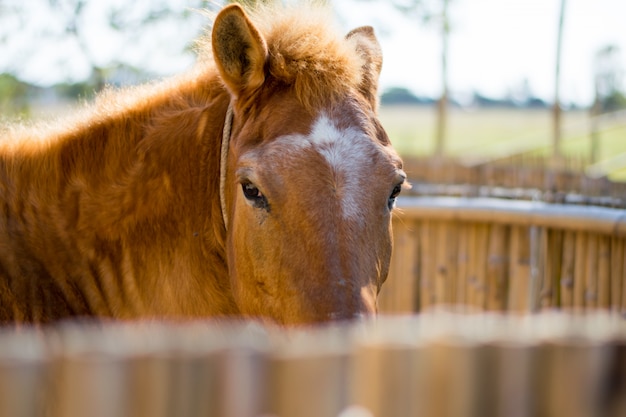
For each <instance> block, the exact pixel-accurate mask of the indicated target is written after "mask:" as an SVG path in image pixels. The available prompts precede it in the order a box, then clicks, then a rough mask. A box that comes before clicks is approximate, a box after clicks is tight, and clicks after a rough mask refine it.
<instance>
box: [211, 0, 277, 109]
mask: <svg viewBox="0 0 626 417" xmlns="http://www.w3.org/2000/svg"><path fill="white" fill-rule="evenodd" d="M211 42H212V45H213V55H214V57H215V62H216V64H217V68H218V70H219V72H220V75H221V76H222V79H223V80H224V82H225V84H226V87H227V88H228V89H229V90H230V92H231V93H232V94H234V95H235V96H237V97H239V96H241V94H243V93H244V92H245V91H252V90H255V89H256V88H258V87H260V86H261V85H262V84H263V81H265V69H264V68H265V61H266V59H267V54H268V52H267V43H266V42H265V39H264V38H263V36H262V35H261V33H259V31H258V29H257V28H256V27H255V26H254V25H253V24H252V22H251V21H250V19H248V16H246V13H245V12H244V11H243V9H242V8H241V6H239V5H237V4H232V5H229V6H227V7H225V8H224V9H223V10H222V11H221V12H220V13H219V14H218V15H217V17H216V19H215V23H214V24H213V33H212V35H211Z"/></svg>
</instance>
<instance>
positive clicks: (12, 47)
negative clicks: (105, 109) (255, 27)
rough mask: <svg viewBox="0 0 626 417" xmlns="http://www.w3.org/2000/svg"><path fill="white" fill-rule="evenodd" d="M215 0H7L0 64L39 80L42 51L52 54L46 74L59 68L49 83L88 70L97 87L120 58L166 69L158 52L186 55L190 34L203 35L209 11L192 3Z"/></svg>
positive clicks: (0, 17)
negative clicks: (204, 15) (183, 0)
mask: <svg viewBox="0 0 626 417" xmlns="http://www.w3.org/2000/svg"><path fill="white" fill-rule="evenodd" d="M211 3H212V2H211V1H210V0H187V1H186V4H185V5H184V6H181V4H180V2H178V3H177V2H176V1H174V0H158V1H151V2H148V3H146V2H123V1H117V0H106V1H99V2H96V1H88V0H29V1H28V2H25V1H23V0H3V1H2V2H0V5H1V7H2V9H1V12H2V13H1V14H0V47H3V50H4V51H5V54H3V55H4V56H3V57H0V71H2V72H5V73H11V74H13V75H15V76H17V77H18V78H30V81H37V77H38V76H37V75H35V76H33V73H37V71H39V72H38V74H40V75H39V78H42V77H41V74H42V73H43V72H44V71H42V70H41V68H37V66H41V65H42V64H41V62H42V56H43V55H47V56H50V54H54V56H53V57H52V58H50V59H49V61H50V62H52V64H48V63H47V64H48V65H46V67H47V68H46V70H45V71H46V72H47V74H46V75H48V74H51V73H58V74H59V75H58V76H57V77H56V78H54V79H50V78H52V77H48V78H47V83H56V82H67V81H70V82H72V81H73V82H76V81H83V80H85V79H87V78H90V79H91V83H92V84H93V86H94V88H95V89H100V88H101V87H102V86H103V85H104V84H105V82H106V80H107V77H108V75H109V74H110V72H111V70H112V69H114V68H117V67H118V66H120V65H123V66H126V67H135V68H143V69H144V71H147V72H150V73H160V72H161V71H159V69H160V68H159V65H160V64H159V63H157V62H152V61H156V60H153V57H155V56H159V55H161V56H164V55H169V56H170V57H178V58H176V59H179V58H180V57H181V56H183V55H184V53H185V50H187V49H189V48H188V47H189V45H188V43H187V42H188V41H187V39H192V38H194V37H195V36H197V35H198V34H199V32H200V30H201V27H202V20H203V19H202V17H201V16H200V14H199V13H196V12H194V10H193V9H201V8H203V7H206V6H210V5H211ZM165 33H170V34H171V35H170V36H169V37H168V36H166V35H165ZM164 40H167V42H165V41H164ZM168 45H172V48H171V50H167V49H166V48H167V46H168ZM42 51H46V53H45V54H43V53H42ZM172 60H175V59H174V58H172V59H170V61H172ZM161 61H162V62H167V59H165V58H161ZM77 68H78V69H77ZM77 74H80V75H77Z"/></svg>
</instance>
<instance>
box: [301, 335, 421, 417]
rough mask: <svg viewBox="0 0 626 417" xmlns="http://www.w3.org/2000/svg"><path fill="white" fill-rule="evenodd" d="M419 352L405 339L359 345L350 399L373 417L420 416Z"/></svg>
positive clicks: (355, 356)
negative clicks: (398, 341) (399, 341)
mask: <svg viewBox="0 0 626 417" xmlns="http://www.w3.org/2000/svg"><path fill="white" fill-rule="evenodd" d="M419 352H420V349H419V348H417V347H416V346H412V345H410V344H404V343H386V342H384V341H380V342H378V343H376V342H370V343H365V344H363V345H362V346H359V347H358V348H357V350H356V352H355V354H354V371H353V384H354V386H353V387H352V389H353V394H352V398H351V403H352V404H356V405H358V406H361V407H363V408H365V409H367V410H369V411H370V412H371V415H372V416H374V417H378V416H386V417H419V416H420V415H421V413H420V411H419V410H420V407H423V404H422V401H423V395H422V392H423V389H424V387H423V386H421V385H420V386H418V385H417V383H418V380H419V378H420V376H422V375H423V374H424V370H423V369H422V367H423V361H424V358H423V357H421V356H422V355H420V354H419ZM420 364H422V365H421V366H420ZM424 379H425V378H424ZM292 415H294V414H292Z"/></svg>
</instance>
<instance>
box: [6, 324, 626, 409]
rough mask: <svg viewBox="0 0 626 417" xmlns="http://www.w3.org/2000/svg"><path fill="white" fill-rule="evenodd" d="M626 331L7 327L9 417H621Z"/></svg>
mask: <svg viewBox="0 0 626 417" xmlns="http://www.w3.org/2000/svg"><path fill="white" fill-rule="evenodd" d="M625 323H626V322H625V321H624V320H621V319H619V318H617V317H616V316H615V315H612V316H610V315H598V314H591V315H585V316H578V317H576V316H573V315H534V316H525V317H521V316H512V315H507V316H503V315H484V314H483V315H456V314H450V313H437V314H422V315H420V316H419V317H397V316H396V317H380V318H379V319H378V320H376V321H370V322H365V323H359V324H351V325H335V326H326V327H321V328H315V329H306V330H304V329H300V330H285V329H277V328H264V327H261V326H260V325H242V324H226V323H222V324H216V323H207V322H202V323H131V324H108V325H87V324H65V325H62V326H56V327H51V328H46V329H44V330H41V329H18V330H8V329H5V330H3V331H1V332H0V416H2V417H5V416H6V417H9V416H10V417H26V416H48V417H85V416H90V417H100V416H102V417H112V416H115V417H123V416H133V417H169V416H171V417H196V416H197V417H200V416H202V417H211V416H214V417H261V416H263V417H270V416H271V417H371V416H374V417H442V416H447V417H474V416H475V417H491V416H494V417H496V416H503V417H504V416H506V417H510V416H518V417H526V416H528V417H534V416H545V417H593V416H602V417H619V416H624V415H626V324H625Z"/></svg>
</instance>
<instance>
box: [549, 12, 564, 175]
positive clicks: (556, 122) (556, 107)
mask: <svg viewBox="0 0 626 417" xmlns="http://www.w3.org/2000/svg"><path fill="white" fill-rule="evenodd" d="M565 4H566V0H561V8H560V12H559V24H558V30H557V41H556V65H555V75H554V104H553V106H552V120H553V136H552V159H553V161H554V162H555V163H560V161H561V159H562V156H563V155H562V154H561V100H560V85H561V49H562V45H563V20H564V18H565Z"/></svg>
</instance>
